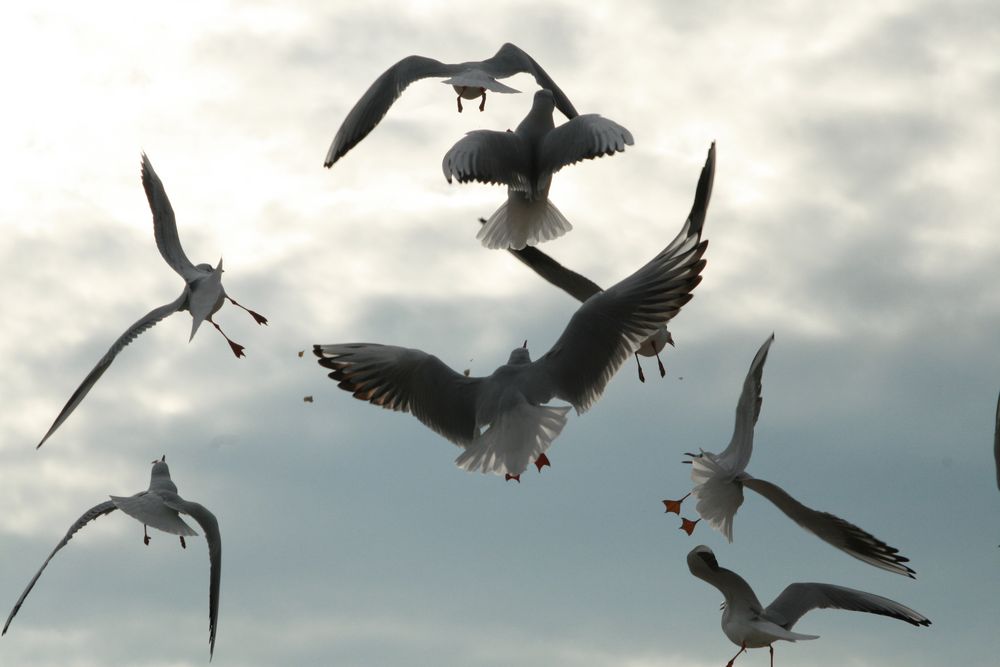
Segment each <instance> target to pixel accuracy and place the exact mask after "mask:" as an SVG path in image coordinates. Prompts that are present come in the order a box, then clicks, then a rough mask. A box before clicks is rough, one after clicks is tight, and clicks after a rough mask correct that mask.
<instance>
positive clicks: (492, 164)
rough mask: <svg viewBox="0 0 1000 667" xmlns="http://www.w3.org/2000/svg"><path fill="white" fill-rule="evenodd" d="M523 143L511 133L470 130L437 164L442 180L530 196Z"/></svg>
mask: <svg viewBox="0 0 1000 667" xmlns="http://www.w3.org/2000/svg"><path fill="white" fill-rule="evenodd" d="M529 166H530V165H529V164H528V155H527V152H526V151H525V147H524V141H523V140H522V139H521V138H520V137H518V136H517V134H515V133H514V132H495V131H493V130H473V131H472V132H468V133H466V135H465V136H464V137H462V138H461V139H459V140H458V142H456V143H455V145H454V146H452V147H451V149H449V150H448V152H447V153H445V154H444V159H443V160H442V161H441V169H442V170H443V171H444V177H445V178H446V179H448V182H449V183H451V177H452V176H454V177H455V178H456V179H458V182H459V183H468V182H469V181H479V182H480V183H491V184H498V185H506V186H507V187H509V188H511V189H512V190H517V191H518V192H524V193H526V194H528V195H529V196H530V195H531V194H533V193H532V183H531V179H530V177H529V175H528V169H529Z"/></svg>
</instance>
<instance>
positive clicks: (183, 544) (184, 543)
mask: <svg viewBox="0 0 1000 667" xmlns="http://www.w3.org/2000/svg"><path fill="white" fill-rule="evenodd" d="M178 537H179V538H181V549H187V548H188V545H187V542H185V541H184V536H183V535H178Z"/></svg>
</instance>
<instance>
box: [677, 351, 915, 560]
mask: <svg viewBox="0 0 1000 667" xmlns="http://www.w3.org/2000/svg"><path fill="white" fill-rule="evenodd" d="M773 340H774V334H771V335H770V336H769V337H768V339H767V340H766V341H764V344H763V345H761V347H760V349H759V350H758V351H757V355H756V356H755V357H754V359H753V362H752V363H751V364H750V370H749V372H748V373H747V377H746V380H744V382H743V392H742V394H740V400H739V403H738V404H737V405H736V427H735V429H734V431H733V438H732V440H730V442H729V446H728V447H726V449H725V450H724V451H723V452H722V454H713V453H712V452H706V451H705V450H701V453H700V454H692V453H690V452H688V454H687V455H688V456H690V457H691V461H690V463H691V479H692V481H694V483H695V485H694V488H693V489H692V490H691V494H694V496H695V497H696V498H697V499H698V505H697V510H698V514H699V515H700V516H701V517H702V518H703V519H705V520H706V521H708V523H709V525H711V526H712V527H713V528H715V529H716V530H718V531H719V532H721V533H722V534H723V535H724V536H725V537H726V539H727V540H729V541H730V542H732V541H733V517H735V516H736V510H738V509H739V507H740V505H741V504H743V489H744V487H745V488H748V489H750V490H752V491H756V492H757V493H759V494H760V495H762V496H764V497H765V498H767V499H768V500H770V501H771V502H772V503H774V505H775V506H776V507H777V508H778V509H780V510H781V511H782V512H784V513H785V514H786V515H787V516H788V518H790V519H791V520H792V521H794V522H795V523H797V524H799V525H800V526H802V527H803V528H805V529H806V530H808V531H809V532H811V533H812V534H814V535H815V536H816V537H818V538H820V539H821V540H823V541H824V542H827V543H828V544H831V545H832V546H834V547H836V548H838V549H840V550H841V551H844V552H845V553H847V554H849V555H851V556H854V557H855V558H857V559H859V560H862V561H864V562H866V563H868V564H869V565H874V566H875V567H878V568H881V569H883V570H888V571H889V572H895V573H897V574H902V575H906V576H907V577H910V578H913V575H914V574H915V573H914V571H913V570H911V569H910V568H909V567H907V566H906V565H904V563H906V562H908V561H909V559H908V558H905V557H903V556H900V555H899V550H898V549H896V548H894V547H890V546H889V545H888V544H886V543H885V542H883V541H882V540H880V539H878V538H877V537H875V536H874V535H871V534H870V533H868V532H866V531H864V530H862V529H861V528H858V527H857V526H855V525H854V524H852V523H848V522H847V521H844V520H843V519H841V518H840V517H837V516H834V515H833V514H828V513H826V512H817V511H816V510H814V509H810V508H809V507H806V506H805V505H803V504H802V503H800V502H799V501H797V500H795V499H794V498H792V497H791V496H790V495H788V494H787V493H786V492H785V491H784V490H783V489H782V488H781V487H779V486H778V485H777V484H772V483H771V482H767V481H765V480H763V479H757V478H755V477H751V476H750V475H749V474H748V473H747V472H746V467H747V464H748V463H749V462H750V454H751V453H752V451H753V429H754V425H756V423H757V417H758V416H759V415H760V406H761V402H762V398H761V376H762V374H763V372H764V362H765V361H766V360H767V352H768V349H769V348H770V347H771V342H772V341H773ZM688 495H690V494H688ZM684 498H687V496H684ZM684 498H681V499H680V500H664V501H663V504H664V505H665V506H666V508H667V509H666V511H667V512H675V513H677V514H680V506H681V502H683V500H684ZM700 520H701V519H698V521H700ZM698 521H689V520H687V519H685V520H684V522H683V523H682V525H681V528H682V529H683V530H684V531H686V532H687V533H688V535H690V534H691V533H692V532H693V531H694V526H695V524H696V523H698Z"/></svg>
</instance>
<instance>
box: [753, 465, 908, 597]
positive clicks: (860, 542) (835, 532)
mask: <svg viewBox="0 0 1000 667" xmlns="http://www.w3.org/2000/svg"><path fill="white" fill-rule="evenodd" d="M742 482H743V486H745V487H746V488H748V489H750V490H752V491H756V492H757V493H759V494H760V495H762V496H764V497H765V498H767V499H768V500H770V501H771V502H772V503H774V505H775V506H776V507H777V508H778V509H780V510H781V511H782V512H784V513H785V514H786V515H788V518H789V519H791V520H792V521H794V522H795V523H797V524H799V525H800V526H801V527H802V528H804V529H806V530H808V531H809V532H810V533H812V534H813V535H815V536H816V537H818V538H820V539H821V540H823V541H824V542H826V543H827V544H830V545H832V546H834V547H836V548H838V549H840V550H841V551H843V552H844V553H847V554H849V555H851V556H854V557H855V558H857V559H858V560H862V561H864V562H866V563H868V564H869V565H874V566H875V567H877V568H880V569H883V570H888V571H889V572H895V573H896V574H902V575H905V576H907V577H910V578H911V579H914V578H915V577H914V575H915V574H916V573H915V572H914V571H913V570H911V569H910V568H909V567H907V566H906V565H904V563H907V562H909V560H910V559H909V558H906V557H905V556H900V555H899V549H896V548H895V547H890V546H889V545H888V544H886V543H885V542H883V541H882V540H880V539H878V538H877V537H875V536H874V535H872V534H871V533H869V532H867V531H865V530H862V529H861V528H858V527H857V526H855V525H854V524H853V523H849V522H847V521H844V520H843V519H841V518H840V517H837V516H834V515H833V514H829V513H827V512H817V511H816V510H814V509H810V508H809V507H806V506H805V505H803V504H802V503H800V502H799V501H797V500H795V498H792V497H791V496H790V495H788V494H787V493H785V491H784V490H783V489H782V488H781V487H779V486H778V485H776V484H772V483H771V482H767V481H764V480H762V479H756V478H753V477H749V476H748V477H747V478H745V479H743V480H742Z"/></svg>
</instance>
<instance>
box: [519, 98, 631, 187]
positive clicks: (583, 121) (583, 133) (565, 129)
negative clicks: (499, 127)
mask: <svg viewBox="0 0 1000 667" xmlns="http://www.w3.org/2000/svg"><path fill="white" fill-rule="evenodd" d="M633 143H634V139H633V138H632V133H631V132H629V131H628V130H626V129H625V128H624V127H622V126H621V125H619V124H618V123H616V122H614V121H613V120H608V119H607V118H604V117H603V116H599V115H597V114H593V113H588V114H584V115H582V116H577V117H576V118H573V119H572V120H570V121H568V122H566V123H563V124H562V125H560V126H559V127H557V128H554V129H553V130H552V131H550V132H549V133H548V134H546V135H545V138H544V139H542V145H541V148H540V150H539V153H538V170H539V172H549V173H555V172H557V171H559V170H560V169H562V168H563V167H566V166H568V165H571V164H573V163H574V162H580V161H581V160H589V159H592V158H597V157H601V156H602V155H614V154H615V153H618V152H620V151H624V150H625V146H631V145H632V144H633Z"/></svg>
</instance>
